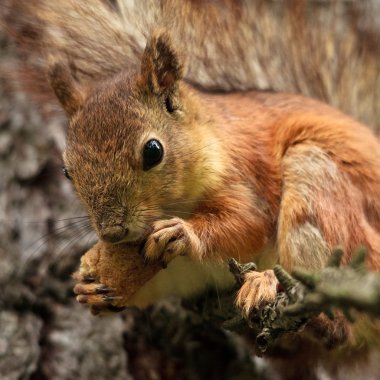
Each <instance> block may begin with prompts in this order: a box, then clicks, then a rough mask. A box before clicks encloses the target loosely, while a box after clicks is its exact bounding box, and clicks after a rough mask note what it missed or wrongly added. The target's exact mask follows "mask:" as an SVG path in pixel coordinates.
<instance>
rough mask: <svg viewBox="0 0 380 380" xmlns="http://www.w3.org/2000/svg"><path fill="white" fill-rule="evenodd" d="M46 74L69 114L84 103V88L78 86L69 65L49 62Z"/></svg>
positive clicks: (72, 113)
mask: <svg viewBox="0 0 380 380" xmlns="http://www.w3.org/2000/svg"><path fill="white" fill-rule="evenodd" d="M48 76H49V80H50V85H51V87H52V88H53V90H54V93H55V95H56V96H57V98H58V100H59V101H60V103H61V105H62V107H63V108H64V110H65V111H66V113H67V114H68V115H69V116H72V115H74V114H75V113H76V112H77V111H78V110H79V109H80V108H81V107H82V105H83V104H84V101H85V92H84V89H83V88H80V86H79V84H78V83H77V82H76V81H75V79H74V78H73V76H72V74H71V71H70V69H69V67H68V66H67V65H65V64H64V63H62V62H51V63H50V65H49V71H48Z"/></svg>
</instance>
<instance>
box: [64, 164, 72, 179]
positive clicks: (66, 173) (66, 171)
mask: <svg viewBox="0 0 380 380" xmlns="http://www.w3.org/2000/svg"><path fill="white" fill-rule="evenodd" d="M62 171H63V175H64V176H65V177H66V178H67V179H69V180H70V181H71V176H70V173H69V171H68V170H67V169H66V168H65V167H63V168H62Z"/></svg>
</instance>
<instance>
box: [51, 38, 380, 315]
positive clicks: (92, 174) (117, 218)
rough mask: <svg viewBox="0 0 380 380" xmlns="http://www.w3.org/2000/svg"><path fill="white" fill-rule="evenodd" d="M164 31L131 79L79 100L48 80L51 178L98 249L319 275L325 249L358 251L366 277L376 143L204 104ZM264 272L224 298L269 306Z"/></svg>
mask: <svg viewBox="0 0 380 380" xmlns="http://www.w3.org/2000/svg"><path fill="white" fill-rule="evenodd" d="M183 75H184V65H183V60H182V57H181V55H180V54H179V53H178V52H177V50H176V49H175V47H174V45H173V43H172V41H171V38H170V36H169V35H168V33H167V32H165V31H163V30H159V31H157V32H156V33H154V34H153V36H152V37H151V38H150V40H149V42H148V44H147V47H146V49H145V52H144V54H143V57H142V60H141V69H140V70H139V71H136V72H130V71H122V72H120V73H119V74H116V75H115V76H113V77H111V78H109V79H107V80H104V81H102V82H100V83H98V84H94V85H93V86H92V87H83V86H81V85H80V84H79V83H77V82H76V81H75V79H74V78H73V77H72V75H71V74H70V71H69V69H68V67H67V66H65V64H64V63H61V62H56V63H53V64H52V66H51V70H50V72H49V77H50V81H51V84H52V87H53V89H54V91H55V93H56V95H57V97H58V99H59V100H60V102H61V104H62V105H63V107H64V109H65V110H66V111H67V113H68V115H69V116H70V124H69V127H68V132H67V146H66V150H65V153H64V162H65V170H66V173H67V175H68V176H69V177H70V178H71V180H72V182H73V185H74V187H75V189H76V191H77V193H78V195H79V197H80V198H81V200H82V201H83V204H84V205H85V207H86V209H87V211H88V213H89V215H90V217H91V220H92V223H93V226H94V228H95V230H96V232H97V234H98V235H99V237H100V239H101V240H103V241H105V242H107V243H112V244H118V243H128V244H132V245H134V244H141V243H142V242H144V244H143V248H142V251H143V255H144V256H145V258H146V259H147V260H148V261H149V262H157V261H158V262H161V263H163V264H164V265H166V264H167V263H170V262H171V261H172V260H173V259H175V258H176V257H178V256H182V255H186V256H187V257H189V258H190V259H191V261H194V262H206V263H207V262H221V261H225V260H227V259H228V258H230V257H234V258H236V259H237V260H239V261H241V262H246V261H255V260H259V259H260V258H261V257H262V256H268V257H273V258H274V260H275V261H276V262H278V263H280V264H281V265H283V266H284V267H285V268H286V269H287V270H291V269H292V268H293V267H294V266H301V267H305V268H308V269H319V268H322V267H323V265H324V264H325V263H326V261H327V259H328V257H329V255H330V252H331V249H332V248H333V247H334V246H337V245H340V246H341V247H343V248H344V251H345V257H344V261H345V262H347V261H348V260H350V258H351V255H352V253H353V251H354V250H355V248H357V247H358V246H359V245H364V246H366V247H367V248H368V250H369V255H368V265H369V267H370V268H372V269H375V270H378V269H379V267H380V235H379V233H380V196H379V194H380V144H379V142H378V140H377V138H376V137H375V136H374V135H373V134H372V132H371V131H369V130H368V128H366V127H365V126H363V125H361V124H360V123H358V122H356V121H354V120H352V119H351V118H349V117H348V116H345V115H344V114H342V113H340V112H339V111H337V110H335V109H333V108H331V107H329V106H327V105H325V104H322V103H319V102H318V101H315V100H311V99H307V98H304V97H302V96H297V95H290V94H281V93H277V94H275V93H260V92H242V93H230V94H207V93H202V92H201V91H198V90H196V89H195V88H193V87H191V86H190V85H189V84H187V83H185V82H184V81H183V80H182V78H183ZM276 291H277V280H276V278H275V276H274V274H273V271H272V270H270V269H269V270H266V271H264V272H251V273H248V274H247V275H246V280H245V283H244V285H243V286H242V288H241V289H240V291H239V293H238V296H237V305H238V306H239V307H240V308H241V309H242V310H243V311H244V312H245V313H248V312H249V311H250V310H251V309H252V308H254V307H257V306H260V305H262V304H263V303H265V302H268V301H271V300H273V298H274V297H275V295H276Z"/></svg>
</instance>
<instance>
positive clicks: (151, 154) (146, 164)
mask: <svg viewBox="0 0 380 380" xmlns="http://www.w3.org/2000/svg"><path fill="white" fill-rule="evenodd" d="M163 156H164V148H163V147H162V145H161V143H160V142H159V141H158V140H155V139H152V140H149V141H148V142H147V143H146V144H145V145H144V150H143V169H144V170H149V169H150V168H152V167H153V166H156V165H158V164H159V163H160V162H161V161H162V157H163Z"/></svg>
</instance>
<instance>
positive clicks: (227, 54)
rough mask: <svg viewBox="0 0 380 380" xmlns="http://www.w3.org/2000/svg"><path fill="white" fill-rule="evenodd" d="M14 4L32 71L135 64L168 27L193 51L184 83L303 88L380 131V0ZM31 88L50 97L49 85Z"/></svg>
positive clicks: (9, 15)
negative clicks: (49, 65) (60, 64)
mask: <svg viewBox="0 0 380 380" xmlns="http://www.w3.org/2000/svg"><path fill="white" fill-rule="evenodd" d="M7 3H8V4H9V6H8V7H5V6H4V5H3V7H4V8H3V9H4V12H3V13H4V17H3V20H5V21H6V27H7V29H8V31H9V33H11V34H12V35H14V36H15V37H16V38H17V39H18V41H21V42H22V45H23V47H24V48H25V49H24V51H25V50H26V52H27V55H26V57H27V60H26V62H28V63H29V66H28V67H29V68H28V71H29V73H30V74H29V75H31V71H30V65H32V66H34V67H39V71H41V69H42V73H44V72H45V71H46V70H45V67H46V61H44V60H41V53H42V55H45V56H46V57H47V56H50V55H54V56H55V57H56V58H57V59H60V60H66V61H68V62H69V63H70V64H71V67H72V69H73V72H74V73H75V76H76V77H77V78H78V79H80V80H81V81H82V82H88V81H90V82H93V81H94V80H100V79H102V78H105V77H108V76H109V75H112V74H115V73H117V72H119V71H120V70H123V69H136V68H138V67H139V65H140V59H141V56H142V54H143V51H144V47H145V44H146V40H147V37H148V36H149V35H150V34H151V32H152V30H153V29H155V28H157V26H164V27H167V28H168V29H169V30H171V31H172V34H173V35H174V36H176V40H177V41H178V45H179V47H180V48H181V50H183V52H184V53H185V54H186V55H187V57H188V62H189V63H190V64H189V65H188V71H187V73H186V79H187V80H188V81H189V82H190V83H192V84H194V85H196V86H199V87H201V88H202V89H206V90H224V91H225V90H246V89H271V90H275V91H286V92H296V93H302V94H304V95H307V96H312V97H316V98H318V99H321V100H323V101H325V102H327V103H330V104H332V105H334V106H336V107H338V108H340V109H341V110H343V111H344V112H346V113H348V114H350V115H352V116H353V117H355V118H357V119H359V120H361V121H362V122H364V123H367V124H369V125H371V126H373V127H374V128H376V129H379V128H380V127H379V124H378V120H380V106H379V105H380V85H379V83H380V82H379V72H380V46H379V41H380V39H379V33H380V31H379V29H380V27H379V24H378V23H377V20H378V18H379V13H380V9H379V6H378V5H377V4H376V2H375V1H370V0H368V1H357V2H355V1H353V2H351V1H334V0H331V1H327V2H319V1H314V0H292V1H283V2H273V1H262V0H258V1H256V0H248V1H242V0H238V1H228V0H217V1H194V0H186V1H177V0H161V1H148V0H146V1H138V2H134V3H133V5H131V4H132V3H129V2H127V1H123V0H118V1H115V2H113V3H114V4H116V6H115V7H111V6H110V4H109V2H107V1H101V0H91V1H77V0H62V1H54V2H53V1H49V0H36V1H33V2H28V1H22V0H7V1H6V2H5V4H7ZM184 25H185V27H184ZM24 59H25V54H24ZM33 79H34V76H33V78H32V80H33ZM29 82H30V81H29ZM39 82H43V77H42V79H40V80H39ZM34 83H36V82H34ZM32 90H33V92H34V93H36V92H37V91H38V92H39V93H41V92H43V93H44V99H45V100H46V95H45V94H46V93H47V91H46V88H41V86H40V85H39V88H36V85H34V86H32Z"/></svg>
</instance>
